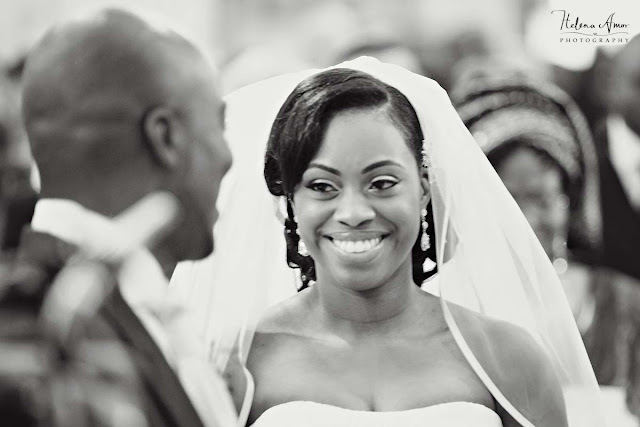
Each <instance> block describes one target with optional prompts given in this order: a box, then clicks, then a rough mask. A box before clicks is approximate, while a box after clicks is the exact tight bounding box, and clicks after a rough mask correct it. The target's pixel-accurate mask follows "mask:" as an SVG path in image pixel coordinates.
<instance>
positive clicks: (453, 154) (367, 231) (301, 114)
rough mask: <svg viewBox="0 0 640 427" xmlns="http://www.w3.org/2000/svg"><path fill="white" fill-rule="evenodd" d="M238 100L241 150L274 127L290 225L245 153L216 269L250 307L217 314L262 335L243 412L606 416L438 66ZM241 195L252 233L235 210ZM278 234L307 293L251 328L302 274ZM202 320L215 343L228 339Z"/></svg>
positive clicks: (277, 179) (234, 102)
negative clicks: (274, 208)
mask: <svg viewBox="0 0 640 427" xmlns="http://www.w3.org/2000/svg"><path fill="white" fill-rule="evenodd" d="M227 103H228V112H229V113H228V114H229V116H228V126H229V138H230V143H231V146H232V149H234V148H233V147H235V149H236V150H238V149H239V148H238V147H240V146H241V144H243V143H244V142H245V141H246V143H247V144H251V143H252V142H253V143H258V142H256V141H262V144H264V143H265V141H267V140H268V143H267V153H266V162H265V168H264V177H265V178H266V185H267V188H268V190H269V192H270V193H271V194H273V195H274V196H276V197H278V198H280V200H281V204H280V206H281V208H280V209H279V214H280V216H281V218H282V219H283V222H284V234H285V239H282V238H280V239H282V240H280V242H282V241H285V242H286V250H284V248H282V247H281V246H278V244H276V243H275V242H276V241H277V237H274V233H273V228H274V225H275V224H277V221H275V219H274V220H273V221H272V222H269V221H268V220H265V219H264V218H263V217H269V211H270V209H267V208H266V207H267V206H268V203H269V202H267V200H268V197H266V198H265V196H264V195H263V194H262V193H263V192H265V193H266V191H267V189H266V188H264V183H263V184H262V185H258V184H257V182H256V181H255V179H256V176H255V174H253V172H251V171H250V169H251V168H250V167H249V166H247V167H246V168H244V169H242V170H237V171H236V175H235V176H236V178H231V180H228V181H227V183H226V185H227V188H228V190H227V196H226V201H225V202H223V204H224V205H226V206H221V208H222V209H221V211H222V216H221V218H220V221H219V224H220V225H219V228H218V229H217V230H216V233H217V235H216V242H217V245H218V246H217V248H216V249H217V251H218V253H220V251H222V255H221V256H219V257H218V258H217V259H216V257H214V260H213V268H212V269H211V270H209V272H210V273H211V274H212V276H213V277H214V278H215V281H216V282H218V283H224V285H225V286H227V285H228V283H231V282H233V283H237V286H236V287H235V288H234V289H235V290H236V294H239V293H240V292H237V290H238V289H242V293H246V292H247V291H248V290H249V289H250V290H251V294H252V302H251V303H247V302H246V301H245V302H244V304H243V305H244V306H245V307H251V308H250V309H246V310H244V311H242V310H240V309H238V307H239V304H233V303H230V301H229V299H226V300H224V301H223V302H220V303H219V305H218V307H217V308H218V309H215V310H210V311H209V312H210V313H211V312H213V313H212V317H216V318H217V321H215V322H213V323H212V324H215V325H220V323H221V321H220V320H221V319H223V318H224V319H226V322H227V324H234V325H239V324H241V323H243V327H242V328H240V330H241V332H242V333H241V334H240V337H239V338H240V339H239V340H237V342H238V343H239V345H238V346H236V347H234V348H239V350H240V357H241V359H244V358H245V357H246V353H247V351H246V349H247V348H249V345H248V343H250V342H251V337H252V336H253V338H254V339H253V342H252V345H251V346H250V351H249V355H248V362H247V366H248V368H249V370H250V372H251V373H252V375H253V379H254V381H255V393H254V398H253V402H252V404H251V405H250V406H249V405H245V407H244V410H243V411H241V414H243V413H246V412H247V411H248V409H249V408H250V412H249V421H248V422H249V424H253V425H255V426H256V427H270V426H289V425H291V426H294V425H296V426H297V425H306V426H321V425H322V426H324V425H331V426H358V425H362V426H365V425H366V426H375V425H402V426H411V425H416V426H417V425H420V426H422V425H434V426H438V427H458V426H467V425H474V426H483V427H485V426H486V427H499V426H520V425H522V426H553V427H556V426H565V425H575V426H578V425H580V426H602V425H605V422H604V421H603V420H602V419H601V417H600V412H599V408H598V395H597V388H596V385H595V378H594V376H593V372H592V370H591V369H590V365H589V362H588V359H587V358H586V354H585V351H584V347H583V345H582V343H581V341H580V337H579V334H578V332H577V330H576V328H575V323H573V320H572V317H571V312H570V310H569V309H568V307H567V304H566V301H565V299H564V296H563V293H562V290H561V287H560V285H559V282H558V278H557V276H556V275H555V273H554V270H553V268H552V266H551V264H550V262H549V261H548V259H547V258H546V256H545V254H544V251H543V250H542V248H541V247H540V244H539V243H538V242H537V240H536V239H535V237H534V235H533V232H532V231H531V229H530V227H529V226H528V225H527V223H526V220H525V219H524V217H523V216H522V214H521V212H520V211H519V210H518V208H517V205H516V204H515V202H514V201H513V199H511V198H510V196H509V195H508V193H507V191H506V189H505V188H504V187H503V186H502V184H501V183H500V180H499V178H498V177H497V175H496V174H495V172H494V171H493V169H492V168H491V166H490V165H489V163H488V162H487V160H486V158H485V157H484V155H483V154H482V152H481V151H480V150H479V149H478V147H477V144H476V143H475V142H474V141H473V139H472V138H471V136H470V135H469V133H468V131H467V130H466V128H465V127H464V125H463V124H462V123H461V121H460V119H459V118H458V116H457V114H456V113H455V110H454V109H453V107H452V106H451V104H450V102H449V100H448V97H447V95H446V93H445V92H444V91H443V90H442V89H441V88H440V87H439V86H438V85H437V84H436V83H435V82H433V81H431V80H429V79H427V78H424V77H421V76H418V75H415V74H413V73H410V72H408V71H406V70H404V69H401V68H399V67H395V66H392V65H387V64H381V63H379V62H377V61H375V60H372V59H370V58H363V59H359V60H356V61H353V62H349V63H345V64H342V65H340V66H338V67H337V68H333V69H329V70H325V71H309V72H304V73H298V74H294V75H289V76H282V77H279V78H275V79H271V80H268V81H265V82H261V83H258V84H256V85H252V86H249V87H247V88H245V89H242V90H240V91H238V92H236V93H234V94H232V95H231V96H230V97H228V99H227ZM236 138H240V139H236ZM263 147H264V146H263ZM245 148H246V147H245ZM237 159H238V157H237V156H236V164H237V163H238V161H237ZM245 164H246V165H253V166H255V162H252V161H245ZM232 174H233V171H232ZM234 180H235V181H234ZM240 195H242V196H243V197H244V198H245V201H244V202H240V201H239V199H240V198H241V197H239V196H240ZM223 199H224V197H223ZM249 206H250V207H249ZM247 210H249V211H250V213H249V214H248V215H247V216H245V217H246V218H251V222H250V223H249V224H248V225H250V226H247V227H246V228H247V230H246V231H244V230H243V229H242V227H238V226H235V227H232V226H229V225H230V224H234V223H235V224H237V223H238V222H240V221H242V219H243V218H245V217H242V215H243V212H244V214H245V215H246V211H247ZM225 218H226V220H225ZM274 218H275V215H274ZM225 221H226V222H225ZM225 223H226V224H227V227H226V228H227V229H226V230H225V225H224V224H225ZM220 227H222V228H220ZM231 230H232V231H231ZM281 230H282V229H281ZM280 232H282V231H280ZM243 236H244V237H243ZM225 242H226V243H225ZM279 249H283V250H282V251H279ZM285 252H286V261H287V263H288V265H289V266H290V267H293V268H298V269H300V279H299V288H300V292H298V293H296V294H295V295H293V296H291V297H289V298H287V299H285V300H284V301H282V302H279V303H277V304H275V305H273V306H272V307H270V308H269V309H267V310H266V313H264V314H263V315H262V316H261V319H260V321H259V323H258V325H257V326H256V327H253V326H252V320H254V319H253V318H252V317H251V316H248V317H247V318H244V319H240V318H242V316H243V315H245V314H248V313H255V312H258V311H260V310H257V308H258V306H259V305H260V304H259V303H256V301H266V300H269V299H270V297H269V296H268V295H266V294H265V292H268V293H270V294H271V295H273V293H274V291H273V289H275V288H278V287H281V288H280V289H282V286H283V284H284V283H285V282H287V283H291V280H290V277H288V276H287V275H286V272H283V271H282V269H281V266H282V265H283V264H284V261H285V260H284V253H285ZM239 253H245V254H247V256H244V257H242V260H241V261H238V260H237V258H238V254H239ZM280 254H282V255H280ZM234 255H235V257H234ZM280 257H282V260H281V261H278V259H279V258H280ZM428 257H429V258H432V259H428ZM433 261H435V263H434V262H433ZM247 263H249V264H250V265H251V267H252V270H255V271H256V273H255V275H256V277H255V280H251V278H252V274H253V273H251V272H249V271H248V270H250V269H249V268H248V267H247ZM434 265H435V268H433V266H434ZM424 270H427V271H426V272H425V271H424ZM429 270H431V271H429ZM436 271H437V273H436V274H435V275H434V276H433V277H432V278H430V279H429V280H427V281H426V283H424V287H425V289H426V292H425V290H422V289H421V288H420V285H423V282H424V281H425V279H426V278H427V277H429V276H430V275H431V274H433V273H435V272H436ZM187 273H188V274H187V276H186V277H188V276H189V275H191V276H190V277H193V274H196V273H194V271H193V268H192V269H191V270H189V271H187ZM200 277H202V276H200ZM178 279H180V277H178ZM239 279H241V280H239ZM198 281H200V282H202V278H201V279H198ZM247 283H251V284H249V285H247ZM281 293H282V292H281ZM258 295H262V296H258ZM218 300H221V299H220V298H218ZM238 302H239V301H238ZM223 305H226V306H227V307H229V306H234V307H235V308H234V309H233V310H226V311H225V310H224V307H223ZM263 305H266V304H263ZM222 312H224V313H226V314H229V315H231V316H234V315H235V317H236V319H240V320H239V321H238V322H233V321H229V319H228V318H226V317H223V316H221V313H222ZM254 330H255V335H253V334H252V331H254ZM206 333H207V336H208V338H209V339H210V340H212V341H214V344H215V349H214V351H213V355H214V357H215V358H216V359H219V358H220V355H221V354H224V353H229V352H228V349H229V348H230V347H231V345H230V344H229V343H230V342H233V340H235V339H236V335H235V334H234V333H229V331H226V332H224V331H222V332H221V330H220V328H219V327H218V328H216V327H209V328H208V329H207V331H206ZM225 343H226V344H225ZM223 359H224V362H220V361H219V360H218V363H222V365H225V364H226V365H229V364H230V363H226V361H227V360H229V359H233V357H232V358H228V357H227V358H226V359H225V358H223ZM251 385H252V384H249V387H248V394H249V395H250V394H251V392H252V391H253V389H252V387H251ZM240 400H241V399H239V400H238V402H240ZM247 400H248V399H247ZM241 418H243V417H241ZM242 422H244V420H242Z"/></svg>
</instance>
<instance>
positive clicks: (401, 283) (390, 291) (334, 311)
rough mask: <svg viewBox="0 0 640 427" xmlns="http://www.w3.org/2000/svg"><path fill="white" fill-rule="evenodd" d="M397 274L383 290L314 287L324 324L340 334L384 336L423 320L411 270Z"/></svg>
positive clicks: (320, 284)
mask: <svg viewBox="0 0 640 427" xmlns="http://www.w3.org/2000/svg"><path fill="white" fill-rule="evenodd" d="M401 270H405V271H399V272H397V273H396V274H395V275H394V276H393V277H392V278H391V279H390V280H388V281H386V282H385V283H384V284H382V285H381V286H377V287H375V288H373V289H369V290H366V291H355V290H352V289H349V288H348V287H347V286H341V285H339V284H336V283H333V282H331V281H325V282H322V279H321V277H319V278H318V279H319V280H318V284H317V285H314V287H313V288H314V289H313V291H314V292H315V298H317V300H316V302H317V306H318V307H319V308H320V314H321V316H322V321H323V322H326V323H325V324H326V325H327V326H328V327H330V328H331V329H332V330H334V331H337V332H343V333H348V334H367V333H372V332H380V333H384V332H385V331H393V330H396V329H397V328H398V327H403V326H406V325H407V324H408V323H412V322H415V321H416V320H417V317H419V316H421V314H422V313H420V308H419V303H418V301H419V299H420V298H419V295H418V293H420V292H422V291H421V290H420V289H419V288H418V287H417V286H416V285H415V284H414V283H413V279H412V277H411V270H410V269H401Z"/></svg>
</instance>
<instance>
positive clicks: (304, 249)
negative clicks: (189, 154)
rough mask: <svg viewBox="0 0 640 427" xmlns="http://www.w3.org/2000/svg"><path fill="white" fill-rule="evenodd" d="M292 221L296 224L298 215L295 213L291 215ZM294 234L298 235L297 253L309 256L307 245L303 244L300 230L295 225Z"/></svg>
mask: <svg viewBox="0 0 640 427" xmlns="http://www.w3.org/2000/svg"><path fill="white" fill-rule="evenodd" d="M293 221H294V222H295V223H296V224H298V217H297V216H296V215H294V216H293ZM296 234H297V235H298V253H299V254H300V255H302V256H309V251H307V245H305V244H304V240H302V237H301V236H300V232H299V231H298V227H296Z"/></svg>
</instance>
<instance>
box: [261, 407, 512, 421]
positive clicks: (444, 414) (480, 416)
mask: <svg viewBox="0 0 640 427" xmlns="http://www.w3.org/2000/svg"><path fill="white" fill-rule="evenodd" d="M276 426H277V427H299V426H306V427H328V426H331V427H360V426H362V427H364V426H366V427H383V426H384V427H391V426H393V427H426V426H429V427H469V426H473V427H503V426H502V421H501V420H500V417H499V416H498V414H496V413H495V412H494V411H492V410H491V409H489V408H487V407H486V406H484V405H479V404H477V403H470V402H451V403H442V404H439V405H433V406H428V407H426V408H417V409H409V410H406V411H389V412H371V411H356V410H352V409H344V408H339V407H337V406H331V405H325V404H323V403H316V402H307V401H294V402H287V403H282V404H280V405H276V406H273V407H271V408H269V409H267V410H266V411H265V412H264V413H263V414H262V415H261V416H260V417H259V418H258V419H257V420H256V422H255V423H253V424H252V427H276Z"/></svg>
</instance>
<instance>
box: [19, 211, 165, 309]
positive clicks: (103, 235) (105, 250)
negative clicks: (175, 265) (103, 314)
mask: <svg viewBox="0 0 640 427" xmlns="http://www.w3.org/2000/svg"><path fill="white" fill-rule="evenodd" d="M31 228H32V229H33V230H35V231H40V232H44V233H47V234H51V235H53V236H55V237H58V238H59V239H62V240H64V241H66V242H68V243H71V244H73V245H76V246H78V247H80V248H82V249H83V250H85V251H87V252H88V253H89V254H90V255H94V256H108V255H111V254H115V253H119V252H122V250H123V248H125V250H127V249H126V248H130V247H131V242H130V240H131V239H130V238H128V237H127V236H128V233H127V230H126V227H123V226H122V224H119V223H118V222H117V220H114V219H110V218H108V217H106V216H103V215H101V214H99V213H97V212H94V211H92V210H89V209H87V208H85V207H83V206H82V205H80V204H79V203H77V202H74V201H72V200H67V199H42V200H39V201H38V202H37V203H36V207H35V211H34V214H33V219H32V220H31ZM118 282H119V286H120V291H121V293H122V296H123V297H124V299H125V300H126V301H127V303H128V304H129V305H130V306H131V307H132V308H134V309H135V308H136V307H141V306H146V307H147V308H152V309H154V311H155V309H158V308H160V307H163V306H164V305H165V304H166V302H167V301H166V299H167V295H166V294H167V287H168V280H167V279H166V277H165V276H164V273H163V271H162V268H161V267H160V264H159V263H158V261H157V260H156V259H155V258H154V257H153V255H152V254H151V253H150V252H149V250H148V249H146V248H144V247H141V246H138V247H137V248H136V249H135V250H134V251H131V254H130V255H128V256H127V257H126V259H125V261H124V262H123V264H122V266H121V268H120V271H119V273H118Z"/></svg>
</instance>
